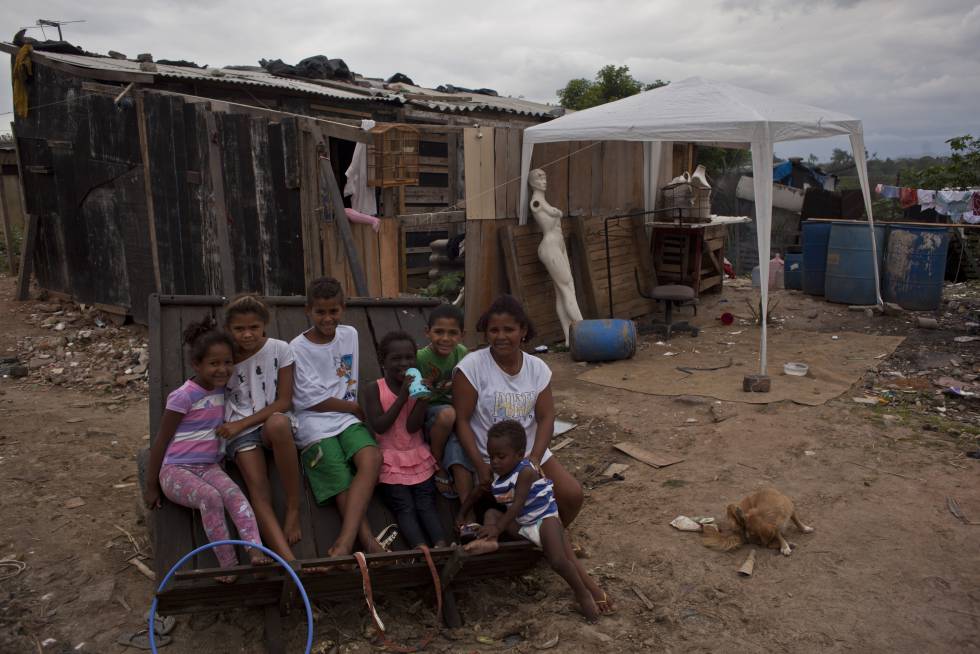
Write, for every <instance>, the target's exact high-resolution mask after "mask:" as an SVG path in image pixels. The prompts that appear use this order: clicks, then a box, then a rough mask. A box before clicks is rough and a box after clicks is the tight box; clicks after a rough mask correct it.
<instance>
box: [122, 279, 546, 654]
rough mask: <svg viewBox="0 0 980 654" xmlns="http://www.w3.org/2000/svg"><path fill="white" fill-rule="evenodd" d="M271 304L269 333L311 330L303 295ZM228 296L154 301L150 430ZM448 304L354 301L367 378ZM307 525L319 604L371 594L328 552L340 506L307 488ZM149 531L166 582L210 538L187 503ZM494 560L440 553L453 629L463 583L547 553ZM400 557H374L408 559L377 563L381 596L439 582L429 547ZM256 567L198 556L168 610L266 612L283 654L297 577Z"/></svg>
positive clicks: (528, 549) (277, 494) (371, 558)
mask: <svg viewBox="0 0 980 654" xmlns="http://www.w3.org/2000/svg"><path fill="white" fill-rule="evenodd" d="M265 300H266V303H267V304H268V306H269V311H270V314H271V316H270V321H269V326H268V335H269V336H271V337H275V338H280V339H283V340H287V341H288V340H290V339H292V338H293V337H294V336H296V335H297V334H299V333H301V332H302V331H304V330H305V329H306V328H307V327H308V322H307V319H306V315H305V313H304V310H303V309H304V304H305V298H303V297H271V298H265ZM224 303H225V298H221V297H212V296H159V295H153V296H151V297H150V305H149V318H150V320H149V322H150V429H151V433H152V434H153V436H154V437H155V436H156V433H157V429H158V426H159V422H160V417H161V415H162V413H163V409H164V406H165V403H166V398H167V394H168V393H169V392H170V391H171V390H173V389H174V388H176V387H178V386H180V385H181V384H182V383H183V382H184V381H185V380H186V379H187V378H188V377H189V376H190V375H191V374H192V371H191V370H190V366H189V364H188V363H187V358H186V356H185V354H184V352H183V346H182V342H181V334H182V332H183V330H184V327H186V325H187V324H188V323H190V322H193V321H198V320H201V319H202V318H204V317H205V316H213V317H214V318H215V319H216V320H217V321H218V323H219V324H222V323H223V315H222V308H223V305H224ZM437 304H438V301H436V300H427V299H410V298H406V299H401V298H398V299H367V298H350V299H349V300H348V302H347V311H346V313H345V315H344V322H345V323H347V324H349V325H352V326H354V327H355V328H356V329H357V331H358V335H359V338H360V371H359V376H360V381H361V382H362V383H364V382H366V381H368V380H373V379H378V378H379V377H380V376H381V367H380V365H379V362H378V356H377V342H378V341H379V340H380V339H381V337H382V336H384V334H386V333H387V332H389V331H392V330H403V331H406V332H408V333H409V334H411V335H412V336H413V337H414V338H416V339H417V340H418V341H420V342H421V341H422V339H424V331H425V327H426V324H427V318H428V312H429V311H431V310H432V308H433V307H434V306H436V305H437ZM148 454H149V450H148V449H147V450H143V451H142V452H141V453H140V456H139V458H138V468H139V473H140V487H141V488H142V487H143V482H144V477H145V475H144V471H145V467H146V461H147V459H148ZM228 472H229V474H230V475H231V476H232V478H233V479H235V480H236V481H237V482H238V483H239V485H240V486H241V487H242V488H243V489H244V488H245V484H244V483H243V481H242V479H241V476H240V475H239V473H238V471H237V470H235V468H234V465H229V466H228ZM269 474H270V481H271V484H270V486H271V491H272V500H273V507H274V508H275V510H276V512H277V514H278V515H279V518H280V520H281V519H282V518H283V515H284V512H285V496H284V494H283V490H282V484H281V483H280V480H279V477H278V473H277V471H276V466H275V465H273V464H272V462H271V460H270V465H269ZM303 486H304V489H303V491H304V492H303V494H302V496H301V506H300V520H301V525H302V530H303V538H302V540H300V541H299V542H298V543H297V544H296V545H295V546H294V552H295V553H296V556H297V559H298V560H297V562H296V564H295V569H296V570H298V572H299V574H300V578H301V579H302V581H303V584H304V587H305V588H306V591H307V593H308V595H309V596H310V599H311V600H313V599H317V600H327V601H336V600H342V599H345V598H348V599H349V598H351V597H355V596H357V597H359V596H361V593H362V588H361V576H360V573H359V572H358V571H357V569H356V565H355V560H354V558H353V557H350V556H348V557H337V558H333V559H330V558H326V553H327V550H328V548H329V547H330V546H331V545H332V544H333V542H334V540H335V539H336V537H337V534H338V533H339V531H340V524H341V519H340V515H339V513H338V511H337V508H336V506H335V505H334V504H329V505H327V506H319V505H317V504H316V502H315V501H314V499H313V496H312V493H311V492H310V489H309V486H308V484H306V483H304V484H303ZM440 501H441V502H442V504H441V507H440V508H441V513H442V515H443V521H444V525H445V527H446V528H447V533H452V528H453V524H452V518H453V515H454V513H453V509H454V508H455V507H453V506H452V505H451V504H450V502H449V501H447V500H444V499H442V498H440ZM368 520H369V522H370V523H371V527H372V530H373V531H374V532H375V533H377V532H378V531H380V529H382V528H383V527H384V526H385V525H388V524H391V523H394V522H395V519H394V516H393V515H392V514H391V513H390V512H389V511H388V510H387V509H386V508H385V507H384V506H383V504H382V503H381V502H380V501H379V500H378V498H377V497H375V498H374V499H373V500H372V502H371V505H370V507H369V509H368ZM147 526H148V527H149V529H150V531H151V540H152V542H153V553H154V561H153V563H154V569H155V571H156V575H157V579H162V578H163V576H164V575H165V574H166V573H167V572H168V571H169V570H170V568H171V567H172V566H173V565H174V564H175V563H176V562H177V561H178V560H179V559H180V558H181V557H182V556H183V555H185V554H187V553H188V552H190V551H191V550H193V549H194V548H195V547H199V546H201V545H203V544H205V543H207V542H208V540H207V537H206V535H205V534H204V529H203V527H202V525H201V521H200V516H199V515H198V514H197V513H195V512H193V511H191V510H189V509H186V508H184V507H181V506H177V505H175V504H173V503H170V502H168V501H166V499H164V500H163V506H162V508H160V509H158V510H155V511H152V512H151V513H149V515H148V517H147ZM229 532H230V533H231V534H232V535H233V537H235V536H234V534H236V531H235V529H234V525H232V524H231V523H230V521H229ZM501 545H502V547H501V549H500V550H499V551H498V552H495V553H493V554H487V555H481V556H479V557H476V558H471V557H468V556H465V555H463V554H462V552H461V550H458V549H454V548H439V549H434V550H432V558H433V560H434V562H435V564H436V565H437V567H438V568H439V570H440V578H441V583H442V586H443V588H444V608H443V618H444V620H445V622H446V624H447V625H449V626H451V627H455V626H459V625H460V624H461V623H462V620H461V617H460V615H459V612H458V610H457V609H456V605H455V601H454V598H453V593H452V583H453V581H454V580H471V579H475V578H479V577H500V576H503V575H518V574H522V573H523V572H525V571H527V570H528V569H529V568H530V567H532V566H533V565H534V564H535V563H536V562H537V561H538V559H539V558H540V552H539V551H538V550H536V549H534V548H533V546H532V545H531V544H530V543H529V542H526V541H520V542H512V543H501ZM393 549H394V551H392V552H390V553H384V554H373V555H367V557H366V558H367V560H368V563H369V564H371V563H377V562H384V561H392V560H396V561H398V565H391V566H382V567H377V568H375V567H374V566H372V568H371V569H372V573H371V580H372V585H373V587H374V589H375V592H376V593H378V592H381V593H383V592H385V591H388V590H392V589H398V588H408V587H419V588H424V587H429V588H431V587H432V585H433V580H432V575H431V573H430V571H429V568H428V564H427V562H426V561H425V558H424V557H423V556H422V553H421V551H420V550H407V549H405V544H404V542H402V541H401V539H400V538H399V540H397V541H396V542H395V545H394V547H393ZM336 563H341V564H350V565H345V566H343V567H342V568H340V569H335V571H331V572H327V573H324V574H315V575H312V574H310V575H306V574H304V573H303V570H304V568H310V567H323V566H326V565H333V564H336ZM236 571H237V572H238V573H239V574H240V578H239V580H238V581H237V582H236V583H235V584H231V585H228V584H222V583H218V582H216V581H214V577H215V576H219V575H221V574H228V573H229V572H236ZM250 571H251V568H250V567H249V566H242V567H240V568H238V569H236V570H235V571H230V570H227V569H225V570H222V569H220V568H218V564H217V560H216V559H215V557H214V554H213V552H212V551H211V550H205V551H204V552H201V553H200V554H198V555H197V556H196V557H195V558H194V559H193V560H192V562H190V563H188V564H187V567H186V568H185V569H184V570H183V571H181V572H178V573H177V574H176V575H175V576H174V580H173V581H172V582H171V583H170V584H169V586H168V587H167V588H166V589H165V590H164V591H163V592H162V593H159V595H158V598H159V606H158V609H157V610H158V613H160V614H161V615H171V614H179V613H194V612H198V611H222V610H226V609H231V608H243V607H254V608H258V609H262V610H263V611H264V614H265V633H266V646H267V648H268V651H269V652H272V653H278V652H283V651H284V650H283V638H282V629H281V624H280V616H281V615H282V614H283V613H284V612H285V611H286V610H288V608H289V607H288V604H289V601H288V599H289V598H290V597H291V596H292V593H293V591H292V584H293V582H292V580H291V579H290V578H289V577H288V575H286V574H285V572H284V571H281V570H276V571H275V572H272V573H270V574H269V575H267V576H263V577H262V578H257V577H255V576H254V575H252V574H250Z"/></svg>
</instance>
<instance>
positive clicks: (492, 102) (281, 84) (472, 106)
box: [7, 44, 565, 118]
mask: <svg viewBox="0 0 980 654" xmlns="http://www.w3.org/2000/svg"><path fill="white" fill-rule="evenodd" d="M7 45H9V44H7ZM11 47H12V46H11ZM40 54H43V55H44V56H45V57H47V58H49V59H51V60H54V61H59V62H63V63H66V64H71V65H73V66H78V67H80V68H88V69H91V70H96V71H98V70H104V71H116V72H125V73H141V74H146V75H154V76H155V77H161V78H166V79H178V80H186V81H189V82H194V81H204V80H207V81H208V82H216V83H220V84H229V85H246V86H260V87H265V88H271V89H280V90H283V91H289V92H293V93H296V92H299V93H309V94H313V95H319V96H324V97H328V98H332V99H334V100H344V101H362V102H372V101H373V102H384V103H391V102H394V103H401V104H406V103H407V104H411V105H413V106H416V107H420V108H425V109H429V110H432V111H439V112H445V113H464V112H466V113H469V112H473V111H494V112H502V113H509V114H517V115H521V116H529V117H535V118H554V117H557V116H561V115H563V114H564V113H565V110H564V109H563V108H562V107H560V106H557V105H550V104H544V103H541V102H532V101H530V100H524V99H522V98H509V97H500V96H493V95H483V94H480V93H442V92H439V91H436V90H434V89H428V88H425V87H421V86H413V85H410V84H396V85H393V86H392V87H391V88H390V89H387V90H386V89H379V88H377V86H376V85H374V86H371V87H365V86H357V85H354V84H346V83H344V82H338V81H334V80H331V81H330V85H329V86H328V85H326V84H318V83H317V82H316V81H312V80H311V81H306V80H301V79H293V78H289V77H280V76H277V75H272V74H271V73H268V72H266V71H264V70H244V69H237V68H236V69H231V68H191V67H187V66H174V65H170V64H161V63H157V64H155V65H156V71H143V70H140V64H139V62H137V61H130V60H128V59H112V58H110V57H98V56H94V57H93V56H86V55H74V54H61V53H56V52H44V51H40ZM399 92H401V93H409V94H413V95H431V96H433V99H432V100H428V99H422V98H417V97H416V98H412V99H406V98H405V97H403V96H402V95H400V94H399ZM455 98H459V99H458V100H456V99H455Z"/></svg>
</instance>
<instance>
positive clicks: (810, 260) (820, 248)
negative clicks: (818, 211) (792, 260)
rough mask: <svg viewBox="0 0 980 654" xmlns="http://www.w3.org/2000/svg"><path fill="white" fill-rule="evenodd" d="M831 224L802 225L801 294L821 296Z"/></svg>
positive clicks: (809, 223) (806, 223)
mask: <svg viewBox="0 0 980 654" xmlns="http://www.w3.org/2000/svg"><path fill="white" fill-rule="evenodd" d="M831 226H833V223H811V222H805V223H803V292H804V293H808V294H810V295H823V291H824V285H825V278H824V275H825V273H826V270H827V241H828V240H829V239H830V228H831Z"/></svg>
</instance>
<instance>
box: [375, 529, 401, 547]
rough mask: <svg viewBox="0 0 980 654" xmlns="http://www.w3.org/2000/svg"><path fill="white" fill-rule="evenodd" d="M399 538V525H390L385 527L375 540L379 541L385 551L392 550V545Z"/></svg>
mask: <svg viewBox="0 0 980 654" xmlns="http://www.w3.org/2000/svg"><path fill="white" fill-rule="evenodd" d="M396 538H398V525H388V526H387V527H385V528H384V529H382V530H381V531H379V532H378V535H377V536H375V537H374V540H376V541H377V542H378V545H380V546H381V549H383V550H384V551H385V552H390V551H391V545H392V543H394V542H395V539H396Z"/></svg>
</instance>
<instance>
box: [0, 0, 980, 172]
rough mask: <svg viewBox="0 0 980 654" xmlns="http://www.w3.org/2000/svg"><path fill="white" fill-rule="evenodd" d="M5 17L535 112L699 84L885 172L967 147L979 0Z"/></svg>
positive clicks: (358, 5) (127, 42) (420, 6)
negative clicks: (581, 86) (740, 92)
mask: <svg viewBox="0 0 980 654" xmlns="http://www.w3.org/2000/svg"><path fill="white" fill-rule="evenodd" d="M5 4H6V7H5V9H4V12H3V18H4V29H3V30H2V36H3V38H4V40H8V41H9V40H10V39H11V38H12V36H13V34H14V33H15V32H16V31H17V29H19V28H20V27H23V26H27V25H33V24H34V23H35V21H36V19H38V18H48V19H57V20H70V19H83V20H85V21H86V22H84V23H78V24H72V25H66V26H65V27H64V28H63V29H64V33H65V38H66V39H67V40H69V41H71V42H73V43H75V44H76V45H79V46H81V47H83V48H85V49H87V50H90V51H93V52H102V53H104V52H106V51H108V50H110V49H112V50H118V51H120V52H123V53H125V54H126V55H128V56H129V57H135V55H136V54H138V53H141V52H150V53H152V54H153V56H154V57H156V58H167V59H189V60H192V61H196V62H197V63H200V64H208V65H211V66H221V65H227V64H252V65H254V64H255V63H256V61H257V60H258V59H260V58H263V57H264V58H269V59H276V58H280V59H282V60H284V61H286V62H287V63H295V62H296V61H298V60H299V59H302V58H304V57H307V56H310V55H314V54H325V55H327V56H329V57H340V58H342V59H344V60H345V61H346V62H347V64H348V66H350V68H351V69H352V70H354V71H356V72H358V73H361V74H363V75H367V76H374V77H388V76H390V75H391V74H393V73H395V72H402V73H405V74H407V75H408V76H410V77H411V78H412V79H413V80H414V81H415V82H416V83H417V84H421V85H424V86H437V85H439V84H443V83H451V84H455V85H457V86H464V87H471V88H472V87H490V88H494V89H496V90H497V91H499V92H500V94H501V95H514V96H524V97H526V98H528V99H532V100H540V101H546V102H556V95H555V91H556V89H558V88H560V87H562V86H564V84H565V83H566V82H567V81H568V80H569V79H572V78H575V77H588V78H591V77H593V76H594V75H595V72H596V71H597V70H598V69H599V68H600V67H602V66H603V65H606V64H616V65H627V66H629V67H630V71H631V72H632V74H633V75H634V76H635V77H636V78H637V79H640V80H643V81H652V80H654V79H658V78H659V79H664V80H680V79H683V78H685V77H690V76H694V75H699V76H702V77H707V78H713V79H717V80H722V81H726V82H730V83H733V84H737V85H742V86H745V87H748V88H752V89H755V90H758V91H763V92H766V93H773V94H778V95H782V96H786V97H788V98H793V99H796V100H799V101H801V102H806V103H809V104H813V105H817V106H822V107H826V108H828V109H834V110H837V111H842V112H845V113H848V114H851V115H853V116H856V117H858V118H860V119H862V120H863V121H864V129H865V141H866V143H867V147H868V150H869V151H870V152H872V153H874V152H877V153H878V155H879V156H881V157H883V158H884V157H886V156H891V157H895V156H902V155H914V156H919V155H922V154H945V153H947V152H948V147H947V146H946V145H945V144H944V141H945V140H946V139H948V138H950V137H953V136H959V135H962V134H966V133H972V134H973V135H974V136H980V2H977V1H976V0H932V1H931V2H925V1H920V0H891V1H888V0H810V1H809V2H795V1H794V2H789V1H786V2H784V1H776V0H700V1H698V2H690V3H681V2H677V1H676V0H675V1H670V2H666V1H660V0H640V1H622V2H616V3H602V2H595V1H594V0H589V1H585V0H523V1H522V2H514V1H512V0H497V1H496V2H480V3H476V2H467V1H463V0H460V1H457V2H454V3H450V2H437V1H435V0H422V1H416V2H412V1H411V0H408V1H406V0H398V1H394V0H391V1H384V2H371V1H367V0H356V1H353V2H344V3H340V2H306V3H275V2H269V1H268V0H265V1H264V2H257V1H255V0H244V1H238V2H229V1H228V0H210V1H207V2H202V1H200V0H197V1H195V2H185V1H176V2H169V3H157V2H151V1H146V2H131V1H125V2H123V1H118V0H111V1H99V0H96V2H90V3H79V2H74V1H73V2H67V1H52V2H48V1H45V0H40V1H36V2H32V3H26V2H22V3H5ZM613 6H616V7H618V8H619V9H618V10H614V9H612V7H613ZM47 33H48V36H49V38H51V37H52V35H53V34H55V32H54V30H51V29H50V28H48V29H47ZM29 34H30V35H32V36H34V37H35V38H43V37H42V35H41V32H40V30H30V31H29ZM10 96H11V93H10V71H9V67H7V66H0V111H10V109H11V99H10ZM11 118H12V114H9V113H8V114H6V115H5V116H2V117H0V119H2V122H3V124H6V123H7V122H9V120H10V119H11ZM833 147H847V146H846V140H836V139H823V140H814V141H804V142H796V143H791V144H783V145H782V146H781V147H779V148H778V149H777V153H779V154H781V155H783V156H787V155H790V154H799V155H803V156H806V155H807V154H809V153H811V152H813V153H815V154H817V155H818V156H820V157H821V159H825V158H826V157H828V156H829V153H830V151H831V149H832V148H833Z"/></svg>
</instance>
